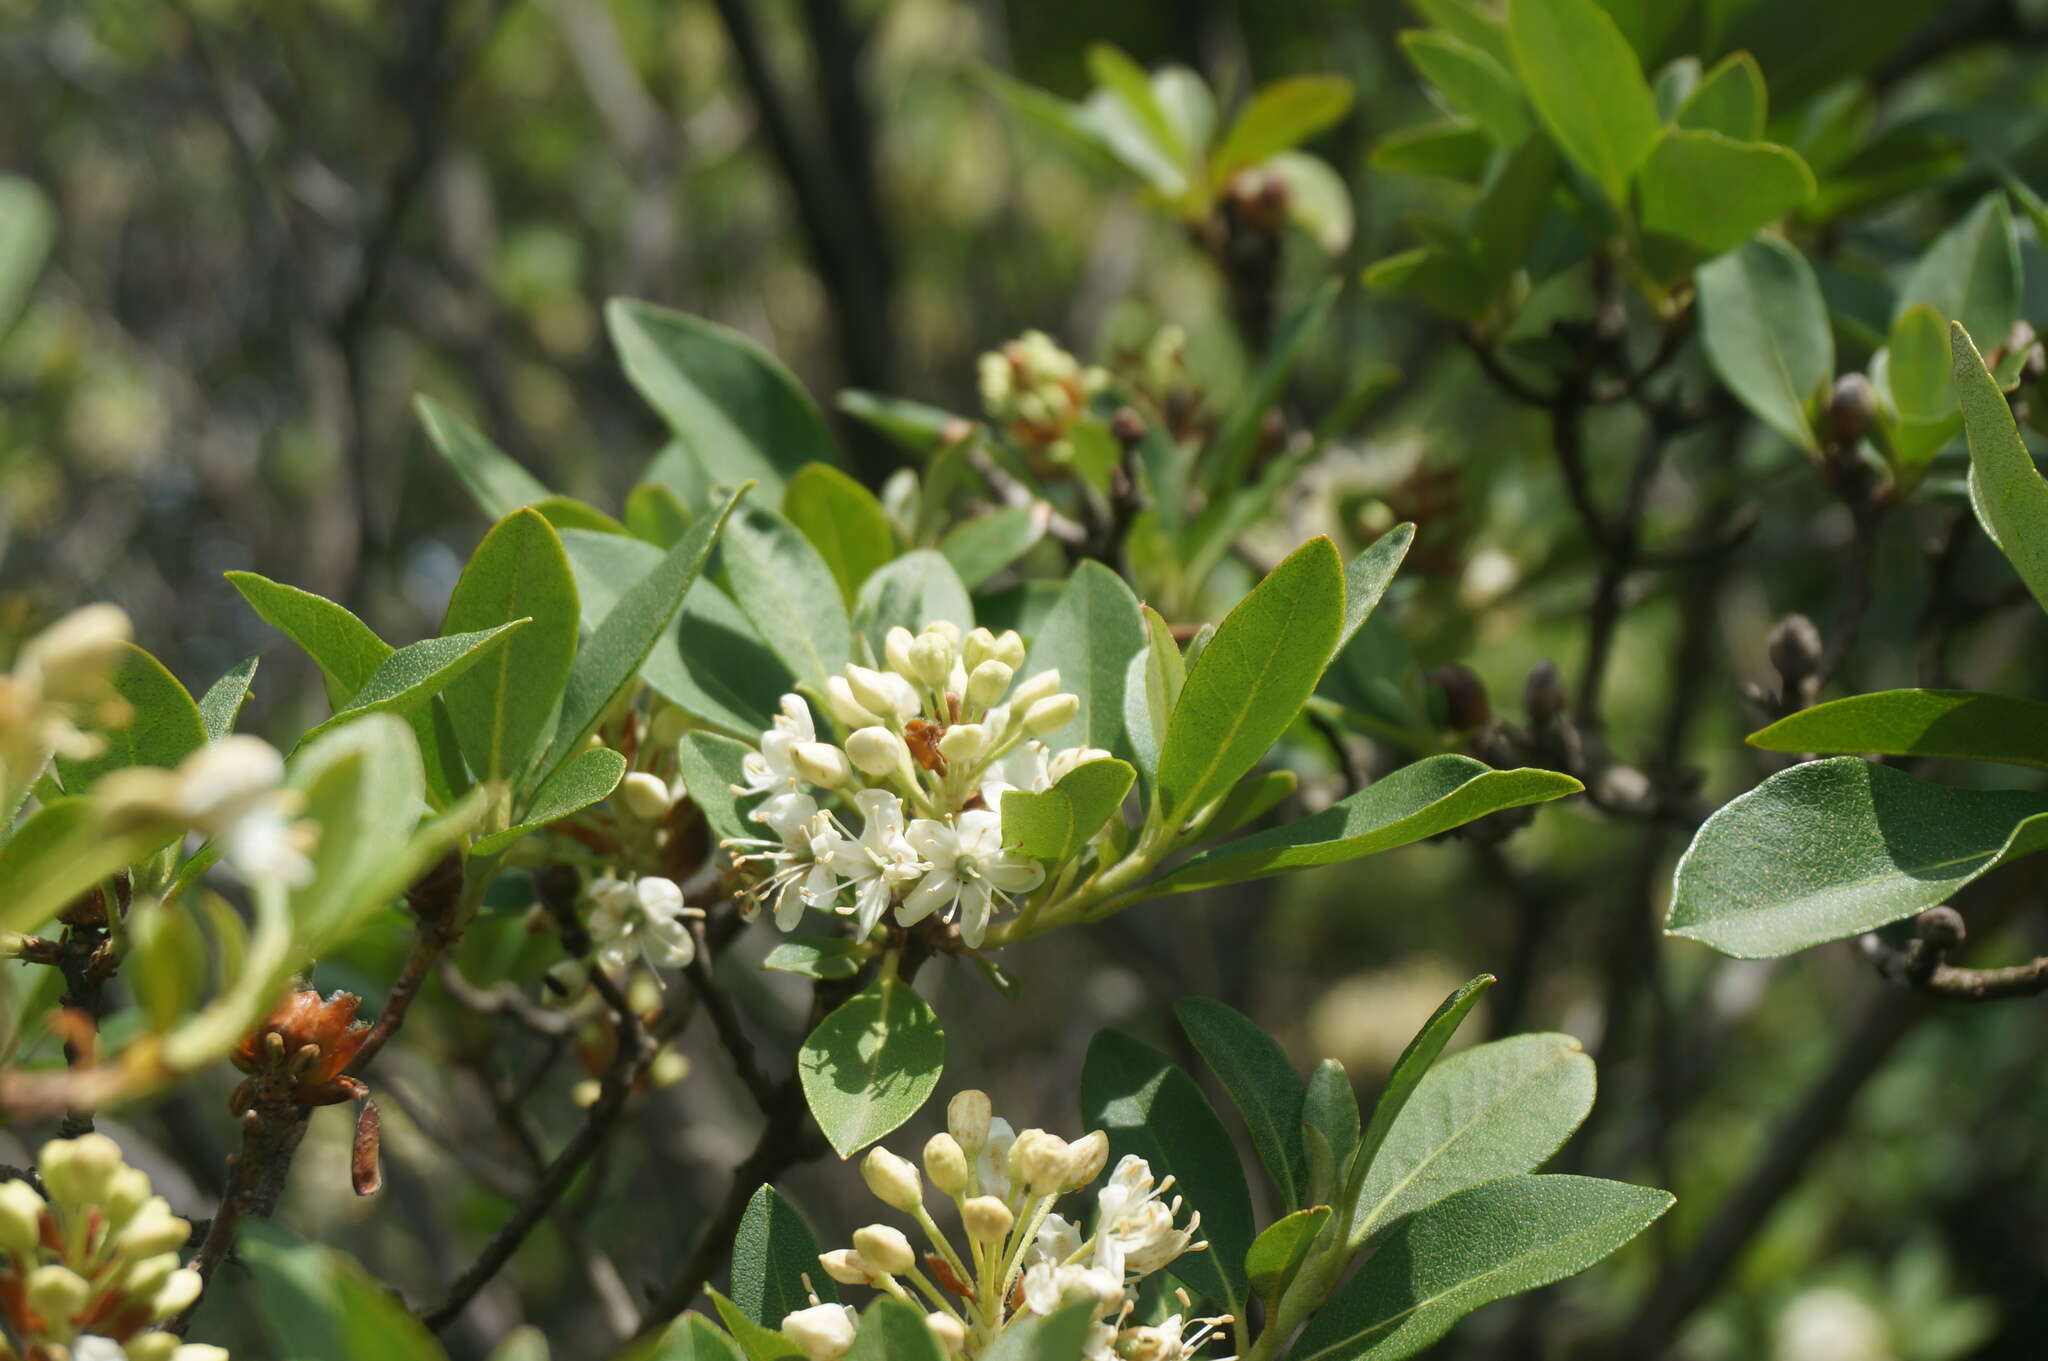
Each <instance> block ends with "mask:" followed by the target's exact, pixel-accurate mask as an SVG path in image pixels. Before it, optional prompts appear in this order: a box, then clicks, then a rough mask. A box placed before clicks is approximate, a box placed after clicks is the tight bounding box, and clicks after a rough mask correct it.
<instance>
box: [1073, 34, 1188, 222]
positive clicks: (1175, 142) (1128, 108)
mask: <svg viewBox="0 0 2048 1361" xmlns="http://www.w3.org/2000/svg"><path fill="white" fill-rule="evenodd" d="M1087 60H1088V75H1089V77H1090V78H1091V79H1093V80H1094V82H1095V84H1096V87H1097V95H1098V100H1100V99H1101V98H1103V97H1106V98H1107V99H1108V100H1110V101H1112V102H1113V104H1114V106H1115V107H1116V108H1117V109H1119V110H1120V111H1121V113H1122V121H1123V122H1125V123H1127V124H1128V126H1129V127H1131V128H1133V129H1135V131H1136V132H1137V134H1138V135H1139V136H1141V137H1142V138H1143V139H1144V140H1145V142H1146V143H1148V144H1149V147H1150V152H1151V155H1149V156H1146V157H1144V158H1142V163H1143V164H1146V165H1150V164H1152V162H1154V161H1155V160H1156V161H1157V162H1158V164H1159V167H1160V173H1159V175H1158V176H1156V177H1155V178H1154V183H1155V184H1156V185H1157V187H1158V188H1159V190H1160V191H1161V192H1162V193H1164V194H1167V195H1168V196H1176V195H1178V194H1179V193H1180V192H1181V190H1182V189H1183V188H1185V187H1186V183H1187V174H1186V170H1187V166H1188V165H1189V161H1190V148H1189V147H1188V145H1187V143H1186V142H1184V141H1183V140H1182V139H1181V135H1180V130H1179V129H1178V128H1177V127H1175V126H1174V122H1173V120H1172V119H1171V118H1169V117H1167V114H1166V110H1165V109H1164V108H1162V107H1160V104H1159V100H1158V97H1157V96H1156V95H1155V94H1154V93H1153V90H1152V82H1151V80H1150V79H1149V78H1147V76H1146V75H1145V69H1144V68H1143V67H1141V66H1139V65H1138V64H1137V63H1136V62H1134V61H1132V60H1131V59H1130V58H1129V57H1127V56H1125V55H1124V54H1123V53H1122V52H1119V51H1118V50H1117V49H1116V48H1114V47H1112V46H1110V45H1109V44H1108V43H1092V44H1090V45H1089V48H1088V58H1087ZM1091 107H1093V108H1097V109H1100V108H1101V104H1100V103H1099V102H1097V101H1091ZM1120 149H1122V148H1120ZM1133 168H1134V169H1135V168H1138V167H1137V166H1135V165H1134V166H1133ZM1167 168H1170V169H1171V170H1172V172H1173V173H1172V174H1171V175H1166V174H1165V173H1164V171H1165V170H1166V169H1167Z"/></svg>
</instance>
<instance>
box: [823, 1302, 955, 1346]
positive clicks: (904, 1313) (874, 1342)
mask: <svg viewBox="0 0 2048 1361" xmlns="http://www.w3.org/2000/svg"><path fill="white" fill-rule="evenodd" d="M846 1361H946V1353H945V1351H944V1350H943V1349H942V1348H940V1346H939V1342H938V1339H937V1338H935V1337H933V1336H932V1330H931V1325H930V1324H928V1323H926V1322H925V1321H924V1311H923V1310H921V1309H913V1308H912V1307H911V1306H909V1305H907V1304H905V1303H903V1302H902V1301H901V1300H892V1299H889V1298H887V1297H884V1298H882V1299H878V1300H876V1301H875V1302H874V1303H873V1304H871V1305H869V1306H868V1311H867V1312H866V1313H865V1314H863V1315H861V1319H860V1331H859V1332H857V1333H855V1334H854V1338H853V1348H852V1350H850V1351H848V1352H847V1353H846Z"/></svg>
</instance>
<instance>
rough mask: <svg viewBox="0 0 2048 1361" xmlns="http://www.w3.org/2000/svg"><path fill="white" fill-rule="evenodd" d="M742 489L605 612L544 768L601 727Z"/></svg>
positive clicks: (580, 657)
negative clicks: (601, 722) (602, 721)
mask: <svg viewBox="0 0 2048 1361" xmlns="http://www.w3.org/2000/svg"><path fill="white" fill-rule="evenodd" d="M746 494H747V488H745V487H741V488H740V489H739V490H738V491H736V492H734V493H733V495H732V497H731V499H730V500H728V501H727V502H726V503H725V505H724V506H723V507H721V508H720V509H719V511H718V513H717V514H716V515H708V516H705V517H704V518H703V519H700V520H698V521H697V523H696V524H694V525H691V526H690V532H689V533H687V534H685V535H683V537H682V538H681V540H679V541H678V542H677V544H676V546H675V547H674V548H671V549H670V550H669V551H668V553H667V554H666V555H665V556H664V557H663V558H662V559H661V561H660V562H659V563H657V564H655V566H654V569H653V570H652V571H650V572H648V573H647V575H646V576H644V577H642V578H641V579H640V580H639V581H637V582H635V583H634V584H633V585H632V586H631V587H629V588H628V589H627V590H626V592H625V593H624V594H622V595H621V596H620V597H619V603H618V604H616V605H614V606H613V607H612V609H611V612H610V613H608V614H607V615H605V617H604V622H603V623H601V624H599V625H598V626H597V628H596V630H595V631H593V632H592V634H591V636H590V637H589V638H588V639H587V640H586V641H585V642H584V644H583V647H582V649H581V650H580V651H579V652H578V653H577V654H576V662H575V665H573V666H571V667H570V668H569V681H568V684H567V685H566V686H564V687H563V691H562V713H561V718H560V720H559V721H558V722H557V723H556V724H555V740H554V742H553V743H552V745H550V746H549V748H548V754H547V756H546V758H545V759H543V760H542V761H541V762H540V767H539V768H540V770H541V771H542V772H543V778H545V772H547V771H550V770H553V769H554V768H555V767H556V766H558V765H560V764H561V763H562V762H563V761H564V760H566V759H567V758H568V756H569V755H570V754H571V753H572V752H574V751H576V750H578V749H579V748H581V747H582V745H583V742H584V740H585V739H586V738H588V737H589V736H590V734H591V733H593V732H595V731H596V730H597V725H598V723H599V722H600V721H601V720H602V719H603V718H604V716H605V713H606V712H607V711H608V710H609V709H610V708H611V707H612V704H613V703H614V702H615V701H616V700H617V699H618V697H619V695H620V693H621V692H622V691H624V690H625V689H626V687H628V686H629V685H631V684H632V683H633V678H634V677H635V676H637V675H638V674H639V672H640V667H641V666H642V664H644V663H645V662H646V660H647V654H648V653H649V652H651V651H653V650H654V644H655V642H656V641H657V640H658V639H659V638H660V637H661V635H662V634H663V633H665V632H667V630H668V626H669V620H670V619H671V618H673V617H674V615H675V612H676V608H677V607H678V606H679V605H681V604H682V600H683V596H684V594H685V593H686V592H688V591H689V589H690V586H691V584H692V583H693V582H695V581H696V580H697V576H698V574H699V573H700V572H702V571H703V570H704V562H705V560H706V559H707V558H709V557H710V556H711V546H712V544H713V543H714V542H715V541H716V540H717V538H718V533H719V531H720V530H721V529H723V528H724V527H725V523H726V519H727V517H729V516H730V515H731V514H732V511H733V507H735V506H737V505H738V504H739V502H740V498H741V497H742V496H745V495H746Z"/></svg>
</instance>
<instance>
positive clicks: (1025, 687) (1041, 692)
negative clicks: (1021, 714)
mask: <svg viewBox="0 0 2048 1361" xmlns="http://www.w3.org/2000/svg"><path fill="white" fill-rule="evenodd" d="M1059 688H1060V673H1059V668H1058V667H1048V668H1046V669H1045V670H1043V671H1041V672H1039V673H1038V674H1037V675H1035V676H1026V677H1025V678H1024V680H1023V682H1022V683H1021V684H1019V685H1018V687H1017V690H1016V693H1015V694H1012V695H1011V696H1010V707H1011V708H1012V709H1018V710H1023V709H1029V708H1030V707H1031V706H1032V705H1034V704H1036V703H1038V701H1040V700H1041V699H1044V698H1046V697H1047V696H1049V695H1054V694H1057V693H1059Z"/></svg>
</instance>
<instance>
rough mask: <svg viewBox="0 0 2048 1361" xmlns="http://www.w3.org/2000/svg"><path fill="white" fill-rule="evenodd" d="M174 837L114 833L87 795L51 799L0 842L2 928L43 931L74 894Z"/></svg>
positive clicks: (152, 831) (169, 833)
mask: <svg viewBox="0 0 2048 1361" xmlns="http://www.w3.org/2000/svg"><path fill="white" fill-rule="evenodd" d="M175 835H176V830H175V829H169V830H166V829H164V828H144V829H136V830H128V831H122V832H112V831H110V830H109V829H108V827H107V826H106V824H105V822H104V821H103V820H102V817H101V809H100V807H99V805H98V804H96V803H94V802H93V801H92V800H91V799H87V798H82V797H70V798H56V799H51V800H49V801H48V802H46V803H44V804H42V805H41V806H40V807H38V808H37V809H36V810H35V812H33V813H30V814H29V815H28V816H27V817H25V818H23V819H22V820H21V821H20V822H18V823H16V824H15V826H14V829H13V832H12V834H11V835H9V836H8V838H7V839H6V841H4V842H0V931H11V932H18V933H24V934H25V933H27V932H30V931H36V930H39V929H41V928H42V927H43V926H44V925H45V924H47V923H48V922H49V920H50V918H52V917H54V916H56V915H57V913H58V911H59V910H60V909H61V908H63V907H64V905H65V904H67V903H69V902H70V901H71V900H72V899H73V898H76V897H77V896H78V895H79V894H81V893H85V892H87V891H89V890H91V889H93V888H96V887H98V886H99V883H100V881H101V880H103V879H105V878H106V877H107V876H108V875H110V874H113V873H114V872H115V871H117V870H120V869H122V868H124V867H126V866H128V865H131V864H133V863H135V862H136V861H138V860H140V859H142V858H143V857H144V856H146V855H149V854H151V853H153V852H154V851H157V850H160V849H161V848H162V847H163V846H164V844H165V843H166V842H167V841H169V840H171V839H173V838H174V837H175ZM52 972H55V971H54V970H53V971H52Z"/></svg>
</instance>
